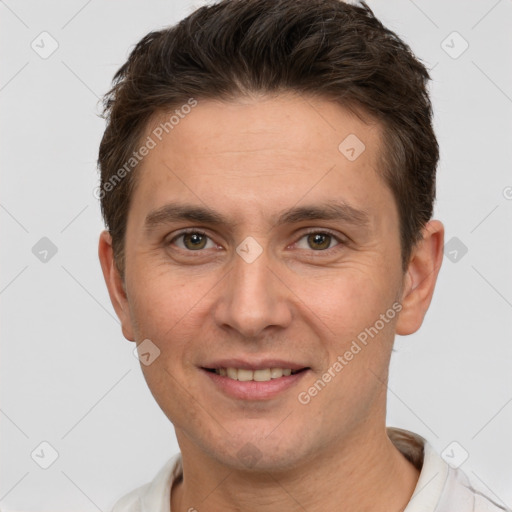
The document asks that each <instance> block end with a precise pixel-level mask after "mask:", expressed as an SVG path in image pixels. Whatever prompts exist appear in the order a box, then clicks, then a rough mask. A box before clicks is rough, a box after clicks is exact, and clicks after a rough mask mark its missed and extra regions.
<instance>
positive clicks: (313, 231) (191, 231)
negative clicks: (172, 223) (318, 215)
mask: <svg viewBox="0 0 512 512" xmlns="http://www.w3.org/2000/svg"><path fill="white" fill-rule="evenodd" d="M187 234H197V235H201V236H205V237H207V238H208V239H210V240H211V237H210V236H209V235H208V234H207V233H205V232H204V231H202V230H201V229H197V228H187V229H184V230H183V231H180V232H179V233H178V234H177V235H175V236H174V237H173V238H172V239H171V240H170V241H169V243H168V245H171V244H172V243H174V242H175V241H176V240H177V239H179V238H180V237H182V236H184V235H187ZM312 234H319V235H329V236H330V237H332V238H334V239H335V240H336V241H337V242H338V244H337V245H335V246H334V247H330V248H329V249H323V250H318V251H314V250H313V249H311V250H310V252H311V253H313V254H315V253H320V254H321V253H327V252H330V251H336V250H337V249H341V248H342V247H343V246H345V245H346V244H347V242H346V241H345V240H343V239H341V238H340V237H339V236H337V235H336V234H334V233H333V232H332V231H330V230H328V229H323V230H321V229H311V230H309V231H306V232H305V233H302V235H301V236H300V238H299V239H298V240H297V241H299V240H302V238H304V237H305V236H307V235H312ZM295 243H297V242H295ZM178 249H180V250H181V251H185V252H188V253H194V252H197V253H201V252H203V251H204V250H201V249H200V250H197V251H191V250H189V249H182V248H181V247H178ZM301 250H305V249H301Z"/></svg>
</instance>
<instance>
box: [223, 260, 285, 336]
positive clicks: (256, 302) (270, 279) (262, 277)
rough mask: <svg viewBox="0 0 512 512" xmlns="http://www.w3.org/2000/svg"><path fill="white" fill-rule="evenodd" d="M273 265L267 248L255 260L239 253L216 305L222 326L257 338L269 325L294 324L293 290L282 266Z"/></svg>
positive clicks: (224, 280) (224, 282)
mask: <svg viewBox="0 0 512 512" xmlns="http://www.w3.org/2000/svg"><path fill="white" fill-rule="evenodd" d="M274 263H275V262H274ZM271 266H273V267H276V265H275V264H274V265H272V261H271V258H269V257H267V254H266V251H263V253H262V254H261V255H260V256H259V257H258V258H257V259H256V260H255V261H252V262H248V261H246V260H245V259H244V258H242V257H240V256H239V255H238V254H237V255H235V257H234V261H233V267H232V268H231V271H230V272H228V274H227V275H226V277H225V278H224V279H223V286H222V287H221V288H220V290H219V292H220V293H219V301H218V303H217V307H216V308H215V321H216V323H217V325H218V326H219V327H221V328H224V329H225V328H226V327H230V328H232V329H235V330H236V331H238V333H239V334H240V335H242V336H244V337H246V338H256V337H258V336H260V335H261V334H262V333H263V331H264V330H265V329H267V328H270V327H274V328H278V327H281V328H285V327H287V326H288V325H289V324H290V322H291V319H292V313H291V310H290V307H291V302H290V296H291V295H292V292H291V291H290V290H289V288H287V286H286V285H285V284H284V282H283V280H282V278H281V277H280V276H279V273H278V269H277V268H271Z"/></svg>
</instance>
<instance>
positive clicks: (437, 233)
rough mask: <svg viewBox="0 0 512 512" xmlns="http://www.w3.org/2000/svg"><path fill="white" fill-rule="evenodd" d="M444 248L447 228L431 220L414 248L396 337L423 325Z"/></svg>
mask: <svg viewBox="0 0 512 512" xmlns="http://www.w3.org/2000/svg"><path fill="white" fill-rule="evenodd" d="M443 245H444V226H443V224H442V223H441V222H440V221H438V220H431V221H430V222H428V223H427V224H426V225H425V227H424V228H423V238H422V240H420V241H419V242H418V244H417V245H416V246H415V247H414V249H413V252H412V255H411V259H410V262H409V266H408V268H407V271H406V273H405V276H404V283H403V292H402V300H401V303H402V310H401V311H400V315H399V317H398V320H397V323H396V334H399V335H402V336H405V335H407V334H412V333H414V332H416V331H417V330H418V329H419V328H420V326H421V324H422V323H423V319H424V317H425V315H426V313H427V310H428V308H429V306H430V302H431V300H432V296H433V294H434V288H435V285H436V281H437V276H438V274H439V270H440V268H441V264H442V261H443Z"/></svg>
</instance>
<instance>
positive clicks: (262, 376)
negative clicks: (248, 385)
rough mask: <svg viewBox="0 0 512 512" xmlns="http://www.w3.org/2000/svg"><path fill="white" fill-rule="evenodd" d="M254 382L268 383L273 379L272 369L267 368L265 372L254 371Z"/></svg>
mask: <svg viewBox="0 0 512 512" xmlns="http://www.w3.org/2000/svg"><path fill="white" fill-rule="evenodd" d="M253 373H254V376H253V378H254V380H256V381H258V382H266V381H267V380H270V379H271V376H270V368H267V369H265V370H254V372H253ZM238 378H239V379H240V370H238Z"/></svg>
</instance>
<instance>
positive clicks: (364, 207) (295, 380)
mask: <svg viewBox="0 0 512 512" xmlns="http://www.w3.org/2000/svg"><path fill="white" fill-rule="evenodd" d="M428 79H429V75H428V72H427V71H426V69H425V68H424V66H423V65H422V64H421V63H420V62H418V60H417V59H416V58H415V57H414V55H413V54H412V53H411V51H410V49H409V48H408V47H407V45H405V44H404V43H403V42H402V41H401V40H400V39H399V38H398V37H397V36H396V35H395V34H393V33H392V32H390V31H389V30H387V29H386V28H385V27H383V26H382V24H381V23H380V22H379V21H378V20H377V19H376V18H375V17H374V16H373V13H372V11H371V10H370V9H369V7H368V6H366V5H365V4H364V3H363V4H362V5H361V6H354V5H349V4H346V3H343V2H341V1H339V0H323V1H320V0H318V1H312V0H277V1H276V0H243V1H240V0H238V1H237V0H224V1H222V2H220V3H217V4H213V5H211V6H208V7H206V6H205V7H202V8H200V9H198V10H197V11H195V12H194V13H192V14H191V15H190V16H188V17H187V18H186V19H185V20H183V21H181V23H179V24H178V25H176V26H175V27H171V28H169V29H166V30H162V31H159V32H153V33H150V34H148V35H147V36H146V37H145V38H143V39H142V40H141V41H140V42H139V44H138V45H137V46H136V48H135V49H134V50H133V52H132V53H131V55H130V57H129V59H128V61H127V62H126V64H124V65H123V66H122V68H121V69H120V70H119V71H118V73H117V74H116V77H115V81H114V87H113V89H112V90H111V91H110V93H109V94H108V95H107V97H106V102H105V107H106V111H105V113H106V117H107V121H108V125H107V128H106V131H105V134H104V137H103V140H102V142H101V147H100V154H99V166H100V169H101V193H100V197H101V201H102V203H101V206H102V211H103V215H104V218H105V222H106V225H107V227H108V231H104V232H103V233H102V234H101V237H100V243H99V257H100V260H101V265H102V269H103V273H104V276H105V280H106V283H107V286H108V290H109V294H110V298H111V300H112V304H113V306H114V308H115V310H116V313H117V315H118V316H119V318H120V321H121V324H122V330H123V334H124V336H125V337H126V338H127V339H128V340H130V341H135V342H136V343H137V346H138V349H139V356H140V358H141V362H142V363H143V364H142V365H141V366H142V370H143V372H144V376H145V378H146V381H147V383H148V385H149V388H150V390H151V392H152V393H153V395H154V397H155V399H156V401H157V402H158V404H159V405H160V407H161V408H162V410H163V412H164V413H165V414H166V415H167V417H168V418H169V420H170V421H171V422H172V423H173V425H174V427H175V431H176V437H177V440H178V443H179V446H180V452H181V453H180V454H178V455H175V456H174V457H172V458H171V459H170V460H169V462H168V463H167V464H166V465H165V466H164V468H162V470H161V471H160V472H159V474H158V475H156V477H155V479H154V480H153V481H152V482H151V483H149V484H146V485H144V486H142V487H140V488H138V489H136V490H135V491H133V492H132V493H130V494H129V495H127V496H125V497H124V498H122V499H121V500H120V501H119V502H118V503H117V505H116V506H115V507H114V511H115V512H120V511H130V512H133V511H142V510H147V511H155V512H163V511H165V512H168V511H169V510H172V512H181V511H189V512H191V511H195V510H198V511H200V512H201V511H220V510H244V511H256V510H257V511H258V512H261V511H277V510H287V511H288V510H290V511H295V510H297V511H299V510H307V511H309V512H315V511H319V510H343V511H344V512H355V511H366V510H367V511H370V510H371V511H374V512H384V511H386V512H389V511H397V512H398V511H403V510H406V511H407V512H419V511H420V510H421V511H425V512H427V511H428V512H434V511H436V512H453V511H457V512H469V511H482V510H492V511H497V510H504V509H503V508H502V507H500V506H498V505H496V504H494V503H493V502H492V501H491V499H490V498H486V497H485V496H484V495H483V494H482V493H481V492H480V491H477V490H475V488H474V484H473V483H472V482H470V481H469V479H468V477H467V476H466V475H465V474H464V473H462V472H461V471H460V470H454V469H452V468H450V467H449V466H448V465H447V464H446V463H445V462H444V461H443V460H442V459H441V458H440V456H439V455H438V454H436V453H435V452H434V450H433V449H432V447H431V446H430V445H429V444H428V443H427V442H426V441H425V440H424V439H423V438H421V437H420V436H418V435H416V434H413V433H411V432H407V431H404V430H400V429H392V428H388V429H386V426H385V417H386V382H387V378H388V367H389V361H390V356H391V351H392V346H393V341H394V336H395V334H396V333H398V334H400V335H407V334H411V333H414V332H415V331H417V330H418V329H419V327H420V326H421V323H422V321H423V318H424V315H425V313H426V311H427V309H428V307H429V305H430V302H431V299H432V295H433V292H434V287H435V283H436V279H437V275H438V272H439V269H440V266H441V262H442V253H443V239H444V228H443V225H442V223H441V222H439V221H437V220H432V219H431V217H432V211H433V202H434V199H435V172H436V166H437V162H438V157H439V154H438V145H437V141H436V137H435V135H434V132H433V129H432V123H431V121H432V109H431V104H430V100H429V97H428V94H427V92H426V84H427V81H428Z"/></svg>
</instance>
